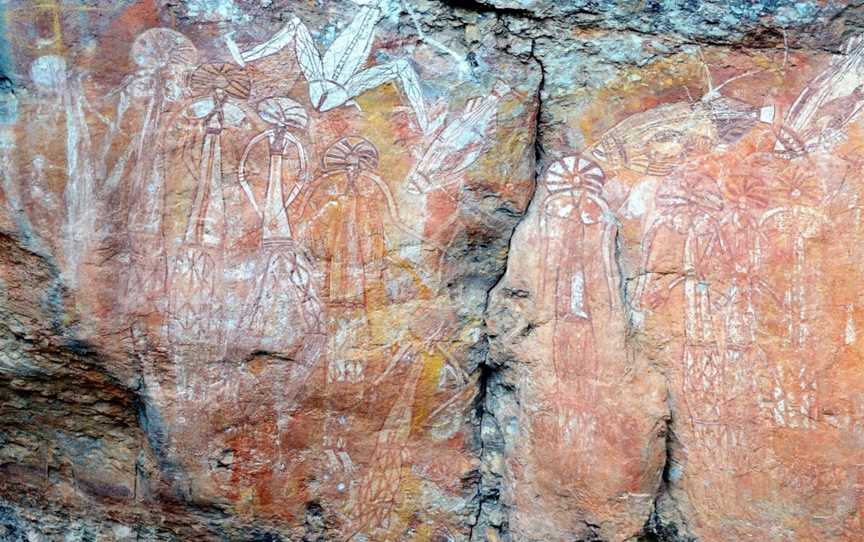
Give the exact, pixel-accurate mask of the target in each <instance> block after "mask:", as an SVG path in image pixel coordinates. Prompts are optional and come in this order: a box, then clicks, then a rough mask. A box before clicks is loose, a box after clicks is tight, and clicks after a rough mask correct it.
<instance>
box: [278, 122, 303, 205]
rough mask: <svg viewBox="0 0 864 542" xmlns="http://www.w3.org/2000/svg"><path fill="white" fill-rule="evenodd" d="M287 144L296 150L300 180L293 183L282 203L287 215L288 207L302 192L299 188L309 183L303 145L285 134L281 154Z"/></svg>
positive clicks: (288, 134)
mask: <svg viewBox="0 0 864 542" xmlns="http://www.w3.org/2000/svg"><path fill="white" fill-rule="evenodd" d="M288 143H292V144H293V145H294V146H295V147H296V148H297V156H298V159H299V160H300V178H299V180H298V182H296V183H294V186H292V187H291V192H289V193H288V196H287V197H286V198H285V200H284V201H283V202H282V205H283V206H284V207H285V213H286V214H288V207H289V206H290V205H291V204H292V203H294V200H295V199H297V196H299V195H300V191H301V190H302V188H301V186H303V185H306V184H307V183H308V181H309V167H308V166H307V164H308V162H307V161H306V151H304V150H303V145H301V144H300V141H298V140H297V138H296V137H294V136H293V135H291V134H290V133H288V132H286V133H285V146H284V147H283V148H282V152H283V153H284V152H285V151H286V150H287V148H288Z"/></svg>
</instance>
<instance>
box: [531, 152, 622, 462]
mask: <svg viewBox="0 0 864 542" xmlns="http://www.w3.org/2000/svg"><path fill="white" fill-rule="evenodd" d="M605 180H606V179H605V176H604V175H603V172H602V170H601V169H600V167H599V166H598V165H597V164H596V163H595V162H593V161H592V160H588V159H586V158H584V157H582V156H567V157H565V158H563V159H561V160H558V161H556V162H554V163H553V164H552V165H551V166H549V168H548V170H547V171H546V174H545V176H544V177H543V185H542V186H543V187H544V189H545V196H544V197H543V199H542V200H541V201H542V203H541V208H540V236H541V244H542V247H541V258H542V262H541V267H542V273H541V275H540V288H539V290H540V296H541V299H543V302H544V303H547V302H548V303H550V304H551V306H552V307H553V311H554V316H553V322H554V327H553V339H552V340H553V345H552V364H553V369H554V371H555V386H556V393H555V394H554V395H555V397H554V401H555V404H554V408H555V410H556V412H557V415H556V420H555V430H556V431H557V434H558V438H559V439H560V441H559V443H558V444H559V445H561V446H564V447H565V448H566V449H568V450H571V451H573V450H583V451H588V450H590V449H591V448H592V446H593V444H594V442H593V438H594V434H595V433H596V427H597V423H598V420H599V419H600V418H602V417H603V416H602V413H601V412H598V411H597V410H596V408H597V405H598V403H597V398H598V391H599V388H600V387H601V386H602V385H603V384H602V381H603V374H602V370H601V366H600V359H601V357H602V356H603V352H605V351H607V350H608V349H606V348H603V344H601V343H602V342H603V341H606V340H613V341H614V339H609V338H608V337H607V335H614V331H613V330H612V329H610V328H609V327H608V325H607V324H608V323H609V322H611V321H612V319H613V314H614V313H615V312H617V311H619V310H620V303H618V302H617V301H616V299H617V291H618V290H617V288H618V286H617V271H616V269H615V267H614V265H613V261H612V254H613V251H614V246H613V245H614V239H615V230H616V227H617V220H616V219H615V217H614V215H613V214H612V212H611V211H610V209H609V205H608V203H607V202H606V200H605V198H604V197H603V194H602V191H603V187H604V183H605ZM619 317H623V315H619ZM598 332H599V334H600V336H598Z"/></svg>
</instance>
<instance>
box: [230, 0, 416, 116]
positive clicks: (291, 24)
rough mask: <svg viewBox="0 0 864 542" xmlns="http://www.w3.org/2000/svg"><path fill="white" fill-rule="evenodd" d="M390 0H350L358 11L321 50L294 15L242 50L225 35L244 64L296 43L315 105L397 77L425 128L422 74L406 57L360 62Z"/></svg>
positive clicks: (332, 103)
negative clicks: (418, 72) (257, 43)
mask: <svg viewBox="0 0 864 542" xmlns="http://www.w3.org/2000/svg"><path fill="white" fill-rule="evenodd" d="M389 2H390V0H354V3H355V4H358V5H359V6H360V11H359V13H357V15H356V16H355V17H354V19H353V20H352V21H351V23H349V24H348V26H346V27H345V28H344V29H343V30H342V31H341V32H340V33H339V35H338V36H337V37H336V39H335V40H334V41H333V43H332V44H331V45H330V48H329V49H327V51H326V52H325V53H324V54H323V55H321V53H320V52H319V51H318V48H317V47H316V46H315V43H314V42H313V41H312V35H311V34H310V33H309V29H308V28H307V27H306V25H305V24H304V23H303V22H302V21H301V20H300V19H299V18H297V17H296V16H291V18H290V19H289V20H288V22H287V23H286V24H285V25H284V26H283V27H282V28H281V29H280V30H279V31H278V32H276V34H274V35H273V36H272V37H271V38H270V39H268V40H267V41H266V42H264V43H262V44H260V45H257V46H255V47H253V48H251V49H249V50H247V51H243V52H241V51H240V48H239V46H238V45H237V44H236V42H235V41H234V38H233V33H232V34H228V35H226V36H225V41H226V43H227V45H228V49H229V50H230V51H231V55H232V56H233V57H234V60H235V61H236V62H237V63H238V64H240V65H241V66H242V65H245V64H247V63H249V62H254V61H256V60H259V59H262V58H265V57H267V56H270V55H272V54H275V53H277V52H279V51H281V50H282V49H283V48H285V47H287V46H289V45H290V44H291V43H292V42H293V43H294V48H295V52H296V54H297V60H298V62H299V63H300V69H301V70H302V71H303V75H304V77H305V78H306V82H307V84H308V86H309V99H310V100H311V102H312V105H313V107H314V108H315V109H316V110H318V111H321V112H323V111H328V110H331V109H334V108H336V107H339V106H342V105H345V104H349V103H351V102H352V100H353V99H354V98H356V97H357V96H359V95H361V94H363V93H364V92H366V91H367V90H371V89H373V88H376V87H378V86H381V85H383V84H385V83H390V82H398V83H399V84H400V85H401V88H402V91H403V92H404V94H405V97H406V98H407V99H408V102H409V103H410V104H411V107H412V108H413V109H414V114H415V116H416V118H417V123H418V124H419V126H420V129H421V130H423V132H424V133H425V132H428V131H429V118H428V115H427V112H426V104H425V102H424V100H423V93H422V91H421V89H420V80H419V78H418V76H417V73H416V72H415V71H414V68H413V67H412V66H411V64H410V63H409V62H408V61H407V60H406V59H397V60H393V61H390V62H385V63H383V64H377V65H375V66H372V67H369V68H365V69H364V68H363V65H364V64H365V63H366V61H367V59H368V57H369V53H370V51H371V49H372V41H373V39H374V37H375V25H376V24H377V23H378V21H380V20H381V19H382V17H383V16H384V8H385V6H386V5H387V4H388V3H389Z"/></svg>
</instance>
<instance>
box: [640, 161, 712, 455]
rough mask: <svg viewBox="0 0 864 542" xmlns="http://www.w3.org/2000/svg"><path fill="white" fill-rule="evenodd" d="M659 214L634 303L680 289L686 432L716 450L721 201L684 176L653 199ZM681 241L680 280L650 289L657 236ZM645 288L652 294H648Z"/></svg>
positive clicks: (696, 178)
mask: <svg viewBox="0 0 864 542" xmlns="http://www.w3.org/2000/svg"><path fill="white" fill-rule="evenodd" d="M656 199H657V203H658V209H657V212H656V215H655V217H654V218H653V220H652V221H651V222H650V223H649V226H648V227H647V229H646V231H645V233H644V235H643V240H642V258H643V261H642V264H641V270H640V274H639V277H640V278H639V281H638V282H637V291H636V296H635V299H636V302H637V303H638V304H639V306H640V307H642V308H658V307H659V306H661V305H663V304H664V303H665V302H666V300H667V299H668V298H669V296H670V295H671V294H672V292H673V290H674V289H675V288H677V287H678V286H679V285H680V286H681V289H682V290H683V306H684V344H683V356H682V358H683V359H682V365H683V367H682V376H681V380H680V382H681V386H682V389H681V392H682V394H683V397H682V398H683V401H684V403H685V405H686V406H687V410H688V414H689V417H690V421H691V429H692V430H693V431H694V432H695V433H696V434H697V435H699V437H700V441H701V442H702V444H703V445H705V446H709V447H710V446H719V445H720V443H721V442H722V440H723V438H724V436H723V434H722V432H723V429H724V428H723V426H722V422H723V421H724V417H723V416H724V412H723V406H724V404H725V396H724V393H725V390H724V385H723V381H724V367H723V357H722V355H721V353H720V351H719V346H718V344H717V336H716V323H717V322H716V318H717V316H716V314H715V312H716V311H715V306H714V298H715V297H716V295H717V292H712V289H711V277H710V276H711V274H712V273H713V272H714V270H715V269H714V268H715V267H716V266H717V264H718V263H719V260H720V257H721V256H720V254H719V251H720V241H721V238H720V230H719V219H720V213H721V212H722V210H723V200H722V196H721V194H720V189H719V186H718V185H717V182H716V180H714V179H713V178H711V177H708V176H706V175H703V174H701V173H699V172H688V171H684V172H681V173H679V174H678V175H677V176H676V178H675V179H673V182H672V183H671V184H670V185H669V186H667V187H663V188H661V189H660V190H659V191H658V194H657V198H656ZM664 232H665V233H666V234H670V235H672V236H675V237H678V238H681V237H683V239H681V275H680V276H679V277H678V278H676V279H675V280H673V281H671V282H670V283H668V284H664V283H662V282H659V281H658V283H657V284H655V285H651V284H650V280H651V279H650V277H651V276H652V273H651V269H650V268H649V264H650V262H651V259H652V256H653V249H654V248H655V246H657V243H656V240H657V236H658V235H660V234H661V233H664ZM649 286H652V288H650V289H649Z"/></svg>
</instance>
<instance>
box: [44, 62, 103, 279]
mask: <svg viewBox="0 0 864 542" xmlns="http://www.w3.org/2000/svg"><path fill="white" fill-rule="evenodd" d="M30 78H31V79H32V81H33V83H34V84H35V86H36V90H37V91H38V92H39V93H40V94H41V95H43V96H44V97H46V98H48V97H53V98H54V99H55V100H56V103H57V107H58V108H60V109H61V110H62V111H63V113H64V116H65V123H66V186H65V188H64V190H63V205H64V210H65V216H64V223H63V230H62V236H63V248H64V254H63V257H64V263H65V269H64V278H65V279H66V280H67V281H68V282H69V283H70V284H72V285H74V284H76V283H77V280H78V268H79V266H80V264H81V261H82V259H83V257H84V255H85V254H86V253H87V251H88V250H89V248H90V247H91V244H92V239H93V234H94V230H95V225H96V213H95V203H96V172H95V169H94V161H93V147H92V141H91V136H90V128H89V125H88V124H87V119H86V117H85V110H86V109H89V105H88V104H87V98H86V96H85V95H84V90H83V87H82V85H81V81H80V76H79V75H78V74H74V73H69V71H68V70H67V66H66V60H65V59H64V58H63V57H60V56H57V55H47V56H42V57H39V58H37V59H36V60H35V61H34V62H33V64H32V65H31V67H30Z"/></svg>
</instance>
